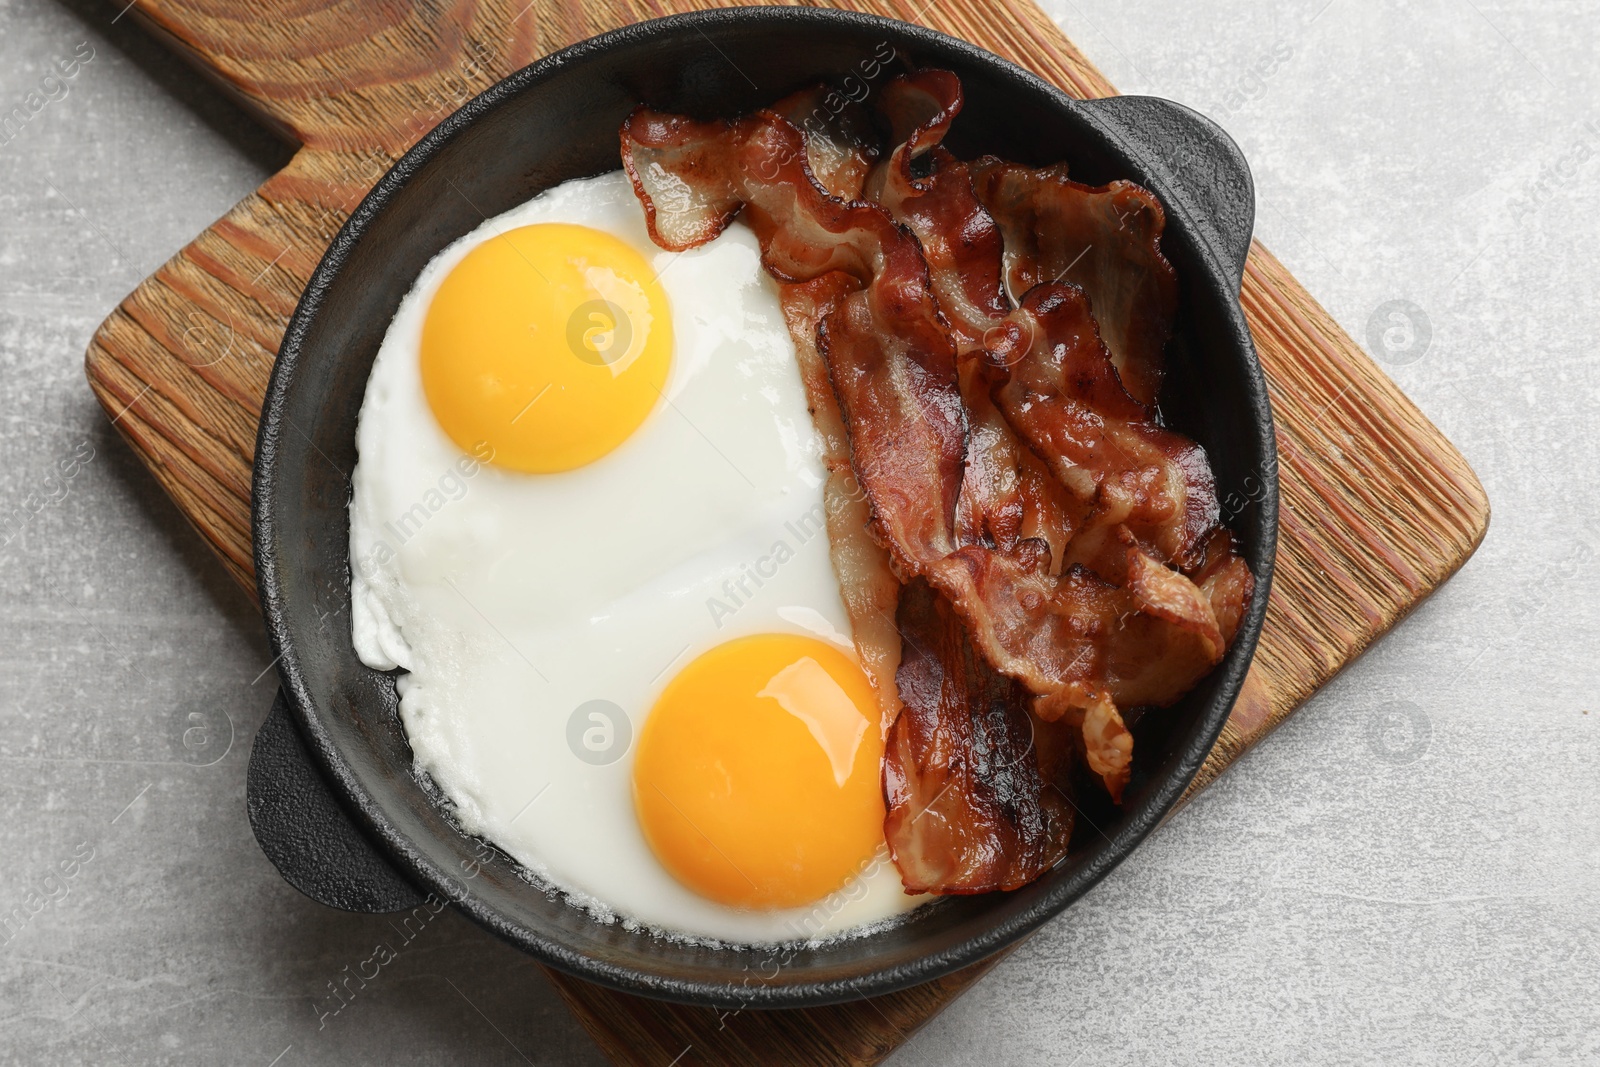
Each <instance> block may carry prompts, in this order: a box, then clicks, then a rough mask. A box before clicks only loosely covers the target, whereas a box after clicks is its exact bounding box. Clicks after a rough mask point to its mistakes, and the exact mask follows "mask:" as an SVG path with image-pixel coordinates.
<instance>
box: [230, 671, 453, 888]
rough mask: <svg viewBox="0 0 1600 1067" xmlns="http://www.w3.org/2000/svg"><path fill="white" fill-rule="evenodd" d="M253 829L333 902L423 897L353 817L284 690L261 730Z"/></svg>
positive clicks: (298, 882) (299, 882)
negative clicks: (313, 757) (295, 717)
mask: <svg viewBox="0 0 1600 1067" xmlns="http://www.w3.org/2000/svg"><path fill="white" fill-rule="evenodd" d="M245 793H246V802H247V804H248V807H249V812H250V829H251V830H252V831H254V833H255V835H256V842H257V844H259V845H260V846H261V851H262V852H264V853H266V855H267V859H269V860H271V861H272V865H273V866H274V867H276V868H278V873H279V874H281V875H283V880H284V881H286V882H288V883H289V884H290V885H292V886H294V887H295V888H296V889H298V890H300V892H302V893H304V894H305V895H306V896H308V897H310V898H311V899H312V900H315V901H317V902H319V903H321V904H326V905H327V906H328V907H330V908H341V909H343V910H344V911H358V912H368V913H374V914H376V913H382V912H391V911H405V910H406V909H408V908H414V907H416V906H417V905H419V904H421V903H422V902H423V894H421V893H419V892H418V891H417V889H416V887H415V886H413V885H412V884H411V883H410V882H408V881H406V879H405V878H403V877H402V876H401V875H400V873H399V872H398V871H396V870H395V869H394V867H393V866H392V865H391V864H390V863H389V861H388V860H386V859H385V858H384V857H383V855H382V853H380V852H379V851H378V850H377V849H376V848H375V847H373V845H372V844H371V843H370V842H368V840H367V839H366V837H365V836H363V835H362V833H361V831H359V830H357V829H356V827H355V824H353V823H352V822H351V821H350V818H349V816H347V815H346V814H345V813H344V809H343V808H341V807H340V806H339V802H338V801H337V800H336V799H334V796H333V793H332V792H330V791H329V789H328V786H327V783H326V782H324V781H323V778H322V775H321V773H320V772H319V771H318V770H317V768H316V765H315V764H314V763H313V762H312V760H311V753H310V752H309V751H307V749H306V746H305V742H304V741H302V740H301V739H300V731H299V730H298V729H297V728H296V727H295V724H294V720H293V719H292V718H291V717H290V715H289V703H288V700H287V698H285V697H284V695H283V691H282V690H281V689H280V690H279V691H278V697H277V699H276V700H274V701H273V702H272V711H271V712H269V713H268V714H267V719H266V722H264V723H262V724H261V730H260V732H259V733H257V734H256V740H255V745H254V747H253V748H252V749H251V750H250V770H249V772H248V774H247V775H246V789H245Z"/></svg>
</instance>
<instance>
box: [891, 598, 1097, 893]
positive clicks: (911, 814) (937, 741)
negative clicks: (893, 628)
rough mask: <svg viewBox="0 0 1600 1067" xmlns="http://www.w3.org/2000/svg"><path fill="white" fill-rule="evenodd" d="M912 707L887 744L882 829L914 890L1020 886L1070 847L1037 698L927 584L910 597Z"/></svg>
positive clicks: (905, 622)
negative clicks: (999, 668) (979, 645)
mask: <svg viewBox="0 0 1600 1067" xmlns="http://www.w3.org/2000/svg"><path fill="white" fill-rule="evenodd" d="M899 622H900V628H901V632H902V633H903V635H904V637H905V653H904V655H903V656H902V658H901V661H900V670H899V672H898V679H899V683H900V692H901V695H902V697H903V699H904V700H905V708H904V710H903V711H902V712H901V713H900V717H899V718H898V719H896V720H895V723H894V726H893V727H891V728H890V731H889V737H888V744H887V745H886V747H885V751H884V764H883V769H884V796H885V800H886V802H887V805H888V817H887V819H886V820H885V822H884V834H885V837H886V839H887V840H888V843H889V851H890V854H891V855H892V856H893V858H894V861H895V863H896V865H897V866H898V867H899V868H900V873H901V878H902V880H903V881H904V883H905V888H906V891H907V892H909V893H929V892H931V893H987V892H990V891H993V890H996V889H1016V888H1018V887H1019V886H1023V885H1026V884H1027V883H1028V882H1031V881H1032V880H1033V879H1035V878H1037V877H1038V876H1039V875H1040V874H1042V873H1044V872H1045V871H1047V870H1049V869H1050V867H1051V866H1052V865H1054V864H1055V863H1056V861H1057V860H1059V859H1060V858H1061V857H1062V856H1064V855H1065V854H1066V851H1067V843H1068V841H1069V840H1070V839H1071V836H1072V809H1071V807H1070V806H1069V805H1068V804H1067V803H1066V799H1065V795H1064V794H1063V793H1062V792H1060V790H1059V789H1057V788H1054V787H1052V786H1049V785H1047V784H1046V782H1045V781H1044V780H1043V779H1042V777H1041V773H1040V765H1039V753H1038V751H1037V750H1036V747H1035V744H1034V724H1033V722H1032V720H1031V719H1030V718H1029V715H1028V712H1027V710H1026V699H1027V693H1026V691H1025V690H1023V688H1022V687H1021V686H1019V685H1018V684H1017V683H1016V682H1014V681H1012V680H1011V679H1009V678H1006V677H1004V676H1003V675H1000V674H997V673H996V672H995V671H994V670H992V669H991V668H990V667H989V666H988V664H986V663H985V662H984V661H983V658H982V657H981V656H979V655H978V654H977V653H976V652H975V650H974V649H973V647H972V644H971V643H970V642H969V641H968V640H967V639H966V634H965V632H964V630H963V628H962V626H961V620H960V619H959V618H958V617H957V616H956V614H955V612H954V611H952V610H951V608H950V606H949V605H948V604H947V603H945V601H944V600H943V599H942V598H940V597H939V596H938V595H937V594H936V593H935V592H934V591H933V589H932V588H931V587H930V586H929V585H928V584H927V583H926V582H924V581H922V580H920V579H919V580H914V581H912V582H911V583H909V584H908V585H907V586H906V587H905V590H904V591H903V592H902V594H901V598H900V611H899Z"/></svg>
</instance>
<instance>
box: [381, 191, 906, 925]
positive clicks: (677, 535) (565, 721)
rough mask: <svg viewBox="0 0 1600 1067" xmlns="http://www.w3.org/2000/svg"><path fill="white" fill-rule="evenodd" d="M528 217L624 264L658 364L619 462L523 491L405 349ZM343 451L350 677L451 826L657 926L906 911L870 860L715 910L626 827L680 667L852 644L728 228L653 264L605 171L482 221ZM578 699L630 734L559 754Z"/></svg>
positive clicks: (593, 730) (772, 306)
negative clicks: (643, 289)
mask: <svg viewBox="0 0 1600 1067" xmlns="http://www.w3.org/2000/svg"><path fill="white" fill-rule="evenodd" d="M538 222H566V223H575V224H579V225H584V226H590V227H593V228H595V229H598V230H603V231H605V232H607V233H610V234H613V235H615V236H617V237H619V238H621V239H622V240H624V241H626V242H628V243H629V244H630V245H632V246H633V247H634V248H636V249H637V250H638V251H639V252H640V253H641V254H642V255H643V256H644V257H645V259H646V260H647V261H648V262H649V263H650V264H651V266H652V268H653V269H654V270H655V271H656V272H657V274H658V276H659V281H660V284H661V285H662V287H663V288H664V289H665V291H666V294H667V298H668V300H669V302H670V304H671V312H672V319H673V329H674V349H673V355H672V366H671V371H670V373H669V375H668V379H667V384H666V388H665V390H664V394H665V399H664V401H663V402H661V403H658V404H657V406H656V408H655V410H654V411H652V412H651V414H650V415H649V417H648V418H647V419H646V420H645V422H644V423H643V424H642V425H641V426H640V427H639V429H638V430H637V431H636V432H635V433H634V434H633V435H632V436H631V437H630V438H629V439H628V440H627V441H625V442H624V443H623V444H622V445H621V446H620V447H618V448H617V449H616V451H614V452H612V453H610V454H608V455H606V456H604V457H602V458H601V459H599V460H597V461H596V462H594V463H592V464H589V465H587V466H585V467H581V468H579V469H577V470H573V471H569V472H565V473H560V474H540V475H528V474H521V473H517V472H513V471H507V470H501V469H499V468H496V467H494V466H492V465H490V464H485V463H481V462H479V461H478V459H477V458H475V457H473V456H472V455H469V454H467V453H463V452H462V450H461V449H460V448H458V447H457V446H456V445H455V444H454V443H453V442H452V441H451V440H450V439H449V438H448V437H447V436H446V435H445V433H444V432H443V430H441V429H440V428H439V425H438V423H437V422H436V420H435V419H434V417H433V414H432V412H431V411H430V409H429V407H428V404H427V401H426V399H425V397H424V394H423V390H422V381H421V376H420V371H419V359H418V345H419V341H420V337H421V332H422V323H423V318H424V316H425V314H426V311H427V308H428V304H429V302H430V301H431V299H432V298H433V295H434V293H435V292H436V291H437V289H438V287H439V285H440V283H441V281H442V280H443V278H444V276H445V275H446V274H447V273H448V272H449V270H450V269H451V267H453V266H454V265H455V264H457V263H458V262H460V261H461V259H462V258H463V257H464V256H465V255H466V254H467V253H468V252H469V251H471V249H472V248H474V247H476V246H477V245H478V244H480V243H482V242H484V241H487V240H492V239H493V238H494V237H495V236H496V235H497V234H500V233H504V232H505V231H506V230H509V229H513V228H515V227H518V226H525V225H529V224H532V223H538ZM536 411H537V404H535V405H534V408H533V409H531V412H530V413H532V412H536ZM356 443H357V448H358V451H359V457H360V458H359V462H358V463H357V465H356V469H355V473H354V475H353V482H354V496H353V499H352V501H351V504H350V552H351V570H352V588H351V593H352V601H353V605H352V606H353V617H352V632H353V638H354V642H355V648H356V651H357V652H358V654H359V655H360V657H361V659H362V661H363V662H365V663H366V664H368V665H369V666H371V667H375V668H377V669H380V670H388V669H392V668H395V667H399V668H403V669H404V670H405V671H406V672H408V673H406V674H403V675H401V676H400V678H399V680H398V688H399V692H400V715H401V720H402V722H403V723H404V726H405V730H406V734H407V737H408V738H409V739H410V742H411V747H412V750H413V752H414V753H415V757H416V763H417V766H418V768H419V769H421V770H422V771H425V772H426V773H427V774H428V775H429V776H431V778H432V779H433V781H434V782H435V783H437V784H438V786H439V787H440V788H441V789H442V790H443V792H444V794H445V796H446V797H447V798H448V800H449V801H450V802H451V804H452V805H453V806H454V808H455V811H456V813H457V815H458V817H459V819H460V821H461V823H462V825H463V827H464V828H465V829H466V830H467V831H469V832H471V833H476V834H480V835H482V836H483V837H485V838H487V839H488V840H490V841H492V842H493V843H494V844H495V845H497V846H499V847H500V848H501V849H503V850H504V851H505V852H507V853H508V854H510V855H511V856H512V857H514V858H515V859H516V860H517V861H518V862H520V863H521V864H523V865H524V866H525V867H527V868H528V869H529V870H530V871H532V872H534V873H535V874H536V875H538V876H539V877H540V878H542V879H544V880H546V881H548V882H549V883H551V884H553V885H554V886H556V887H558V888H560V889H562V890H564V891H566V892H567V893H568V895H569V899H571V900H573V902H574V903H576V904H579V905H581V906H584V907H587V908H589V909H590V910H591V911H592V912H594V913H595V914H596V915H597V916H599V917H601V918H603V919H611V918H621V919H623V920H626V921H629V922H630V923H636V924H640V925H642V926H644V927H646V928H650V929H653V930H656V931H659V932H663V933H666V934H668V935H680V936H683V935H687V936H690V937H695V938H709V939H714V940H718V941H724V942H733V943H759V942H773V941H788V940H794V939H815V938H825V937H830V936H834V935H838V934H840V933H842V932H845V931H850V930H859V929H862V928H864V927H868V926H877V925H878V924H880V923H881V922H883V921H885V920H888V919H890V918H892V917H894V916H897V915H900V914H902V913H904V912H905V911H907V910H909V909H910V908H912V907H914V906H916V904H917V903H919V901H920V898H915V897H909V896H907V895H906V894H905V893H904V892H903V890H902V888H901V885H900V880H899V875H898V872H897V871H896V870H895V868H894V865H893V864H892V863H890V862H889V861H888V859H887V854H886V852H880V854H879V856H878V857H877V858H876V859H875V860H874V861H873V862H871V863H869V864H867V865H866V869H865V870H864V872H863V873H862V875H861V876H860V877H858V878H856V879H854V880H853V881H852V882H851V884H850V885H848V886H847V887H846V888H845V889H843V890H841V891H839V892H838V893H835V894H833V895H832V896H830V897H828V898H826V899H825V900H823V901H820V902H818V903H817V904H816V905H814V906H811V907H805V908H798V909H792V910H786V911H750V910H741V909H735V908H731V907H727V906H724V905H721V904H717V903H715V902H713V901H710V900H707V899H705V898H702V897H700V896H698V895H697V894H695V893H693V892H692V891H690V890H689V889H687V888H686V887H684V886H683V885H682V884H680V883H679V882H678V881H676V880H675V879H674V878H673V877H672V876H671V875H670V874H669V873H668V872H667V871H666V869H665V868H663V867H662V866H661V864H660V863H659V861H657V859H656V858H655V856H654V854H653V853H652V852H651V850H650V848H649V846H648V844H647V843H646V841H645V839H644V836H643V834H642V832H641V831H640V828H639V825H638V822H637V820H636V817H635V814H634V808H633V799H632V794H631V780H630V775H631V770H632V764H633V747H634V743H636V742H637V739H638V736H639V731H640V729H641V727H642V726H643V725H644V720H645V717H646V716H647V714H648V712H649V710H650V708H651V707H652V705H653V704H654V702H655V698H656V696H657V695H658V694H659V692H660V691H661V689H662V687H664V686H665V685H666V683H667V682H668V681H669V680H671V678H672V677H673V675H674V673H675V672H676V671H677V670H680V669H681V668H682V667H684V666H685V665H686V664H688V663H689V662H690V661H691V660H693V659H694V657H695V656H697V655H699V654H700V653H702V652H704V651H706V650H707V649H709V648H712V647H714V646H715V645H717V644H720V643H722V642H724V641H728V640H731V639H733V638H736V637H740V636H744V635H747V634H757V633H798V634H807V635H809V636H812V637H817V638H820V639H822V640H825V641H828V642H831V643H833V644H835V645H837V646H838V647H840V648H842V649H846V650H852V648H853V646H852V644H851V640H850V636H849V635H850V625H849V621H848V617H847V616H846V614H845V609H844V605H843V603H842V602H841V599H840V594H839V585H838V579H837V577H836V576H835V574H834V571H833V568H832V565H831V562H830V560H829V556H828V541H827V534H826V532H825V530H824V529H823V523H822V517H823V508H822V485H823V479H824V471H823V467H822V464H821V460H820V442H819V440H818V438H817V435H816V432H815V430H814V428H813V427H812V424H811V418H810V415H809V413H808V412H807V409H806V401H805V392H804V388H803V387H802V385H801V381H800V375H799V371H798V369H797V366H796V363H795V355H794V347H793V343H792V342H791V341H790V338H789V335H788V331H787V329H786V328H785V325H784V321H783V315H782V311H781V309H780V306H779V303H778V296H777V290H776V286H775V285H774V284H773V283H772V281H771V280H770V279H769V278H768V276H767V275H766V273H765V271H763V270H762V268H761V265H760V258H759V250H758V247H757V244H756V241H755V238H754V235H753V234H752V233H751V232H750V231H749V230H748V229H747V228H746V227H744V226H742V225H739V224H736V225H734V226H733V227H731V228H730V229H729V230H728V231H727V232H726V233H724V234H723V235H722V236H721V237H720V238H718V239H717V240H715V241H713V242H711V243H709V244H707V245H705V246H703V247H701V248H698V249H694V250H692V251H689V252H685V253H681V254H673V253H667V252H663V251H661V250H660V249H659V248H657V247H656V246H655V245H654V244H653V243H652V242H651V241H650V239H649V236H648V234H647V232H646V230H645V225H644V218H643V212H642V211H641V209H640V206H639V204H638V201H637V200H636V199H635V197H634V195H633V191H632V189H631V187H630V186H629V184H628V181H627V179H626V177H625V176H624V175H623V174H622V173H621V172H616V173H612V174H607V175H603V176H601V177H598V178H590V179H581V180H576V181H570V182H567V183H565V184H563V185H560V186H558V187H556V188H554V189H551V190H549V191H548V192H546V193H544V194H543V195H541V196H539V197H538V198H536V199H534V200H532V201H530V202H528V203H526V204H523V205H522V206H520V207H517V208H514V209H513V210H511V211H508V212H506V213H505V214H503V215H500V216H498V217H497V218H494V219H490V220H489V221H487V222H485V223H484V224H483V225H482V226H481V227H479V228H478V229H476V230H474V231H473V232H472V233H470V234H468V235H467V236H465V237H463V238H461V239H460V240H459V241H457V242H455V243H454V244H452V245H451V246H450V247H448V248H447V249H445V250H444V251H443V252H441V253H440V254H439V255H438V256H437V257H435V258H434V260H433V261H432V262H431V263H430V264H429V265H428V267H427V268H426V269H425V270H424V271H423V272H422V274H421V276H420V277H419V278H418V280H417V283H416V285H415V287H414V288H413V289H412V290H411V292H410V293H409V294H407V296H406V297H405V299H404V300H403V301H402V302H401V305H400V309H399V311H398V312H397V313H396V314H395V317H394V320H393V322H392V323H391V324H390V327H389V330H388V333H387V334H386V335H385V337H384V340H383V344H382V346H381V347H380V349H379V352H378V356H377V360H376V362H375V363H374V365H373V369H372V376H371V378H370V380H369V382H368V385H367V393H366V398H365V400H364V402H363V404H362V408H361V417H360V423H359V425H358V428H357V433H356ZM596 700H602V701H609V702H611V703H612V704H614V705H615V706H616V707H618V708H620V709H622V713H623V715H624V716H626V718H627V720H628V721H627V723H626V725H625V726H624V725H623V724H621V723H614V724H612V731H611V743H612V744H613V745H617V744H618V742H619V741H620V738H621V735H622V734H623V733H627V734H628V735H629V736H630V738H631V740H630V743H629V745H628V748H627V750H626V752H625V753H624V754H622V755H621V756H620V758H616V759H615V761H614V762H610V763H605V764H602V765H596V764H595V763H593V762H588V761H586V760H585V759H583V758H580V756H579V755H578V754H577V753H576V751H575V747H574V746H573V745H572V744H569V730H571V729H578V728H576V727H571V726H570V720H572V719H573V718H574V713H575V712H576V711H577V709H579V708H580V706H583V705H587V704H589V702H591V701H596ZM592 707H593V705H591V708H592ZM580 718H581V719H582V721H581V722H580V723H579V727H581V729H578V732H579V734H580V735H581V734H582V733H583V732H584V731H590V732H589V733H588V736H587V741H588V743H589V746H590V748H589V749H588V750H587V753H588V754H589V759H590V760H595V759H599V758H601V757H602V756H603V755H609V754H610V753H608V752H607V751H606V749H605V742H606V730H605V726H604V725H603V723H602V721H601V720H594V719H589V718H587V717H586V716H580ZM577 747H579V748H582V747H583V745H582V743H580V744H579V745H578V746H577ZM595 749H599V750H600V754H599V755H596V754H594V750H595ZM616 751H620V747H618V749H616ZM799 817H802V818H803V817H804V815H803V813H800V815H799Z"/></svg>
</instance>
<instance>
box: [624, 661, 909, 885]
mask: <svg viewBox="0 0 1600 1067" xmlns="http://www.w3.org/2000/svg"><path fill="white" fill-rule="evenodd" d="M882 757H883V741H882V738H881V731H880V730H879V728H878V710H877V701H876V697H875V695H874V693H873V690H872V686H871V683H869V682H868V681H867V677H866V675H865V674H864V673H863V672H862V670H861V668H860V666H859V665H858V664H857V663H856V661H855V659H854V657H852V656H850V655H848V654H846V653H844V652H841V651H840V650H838V649H837V648H834V647H833V646H831V645H828V644H825V643H823V642H821V641H817V640H815V639H812V638H809V637H799V636H795V635H790V634H761V635H757V636H754V637H744V638H739V639H737V640H734V641H730V642H728V643H726V644H723V645H719V646H717V647H716V648H713V649H711V650H710V651H709V652H706V653H705V654H703V655H701V656H700V657H699V658H697V659H695V660H694V662H692V663H690V664H689V665H688V666H687V667H685V668H684V669H683V671H682V672H680V673H679V674H678V675H677V676H676V677H675V678H673V680H672V681H671V682H670V683H669V684H668V685H667V687H666V689H665V690H664V691H663V692H662V694H661V698H660V699H659V700H658V701H657V702H656V705H655V707H654V708H653V709H652V710H651V712H650V717H649V718H648V719H646V720H645V724H644V729H643V730H642V731H641V732H640V736H639V746H638V751H637V753H636V756H635V760H634V766H633V799H634V806H635V809H636V810H637V812H638V816H639V822H640V825H641V826H642V827H643V829H644V834H645V838H646V839H647V840H648V841H649V843H650V847H651V848H652V849H653V850H654V851H655V854H656V856H657V857H658V858H659V859H660V860H661V862H662V864H663V865H664V866H665V867H666V868H667V870H669V871H670V872H671V873H672V874H673V876H674V877H676V878H677V879H678V880H679V881H680V882H682V883H683V884H684V885H686V886H688V887H689V888H690V889H693V890H694V891H695V892H697V893H699V894H700V895H701V896H704V897H708V898H710V899H711V900H715V901H718V902H720V903H723V904H731V905H734V906H736V907H748V908H788V907H796V906H798V905H802V904H808V903H810V902H812V901H815V900H818V899H820V898H822V897H824V896H826V895H827V894H828V893H830V892H833V891H834V890H836V889H839V888H840V887H842V886H844V885H845V884H846V883H847V882H849V880H850V879H851V878H852V877H853V876H854V875H856V874H857V873H858V872H860V871H861V870H863V869H864V868H865V866H866V864H867V863H868V862H869V861H870V857H871V856H872V855H873V854H874V853H875V852H876V851H877V850H878V848H879V847H880V846H882V844H883V816H884V811H883V789H882V785H881V773H880V767H881V761H882Z"/></svg>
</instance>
